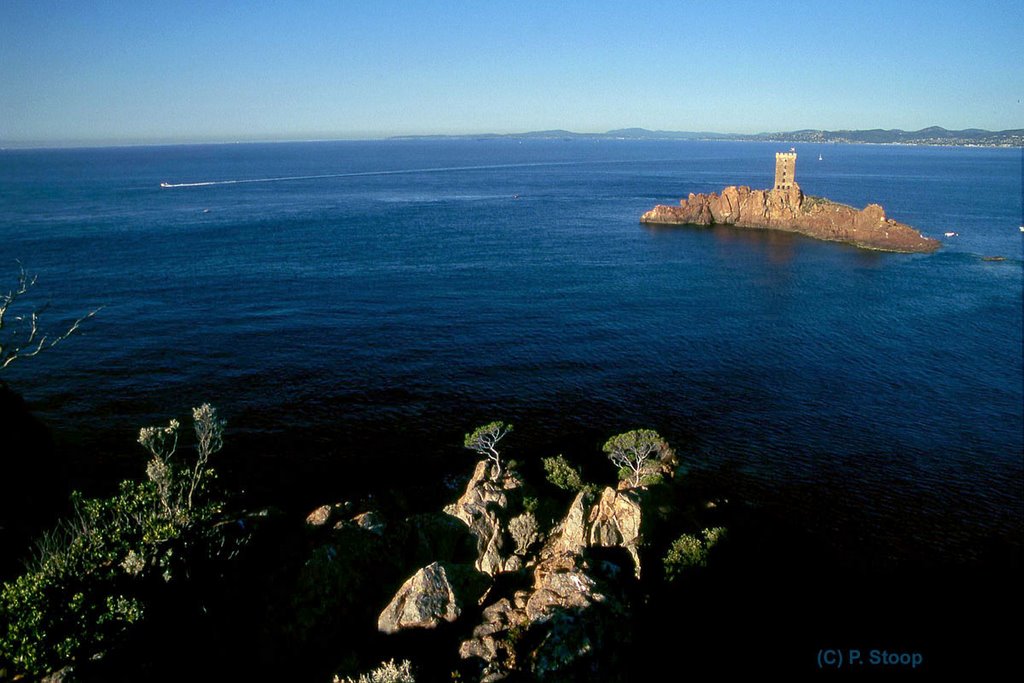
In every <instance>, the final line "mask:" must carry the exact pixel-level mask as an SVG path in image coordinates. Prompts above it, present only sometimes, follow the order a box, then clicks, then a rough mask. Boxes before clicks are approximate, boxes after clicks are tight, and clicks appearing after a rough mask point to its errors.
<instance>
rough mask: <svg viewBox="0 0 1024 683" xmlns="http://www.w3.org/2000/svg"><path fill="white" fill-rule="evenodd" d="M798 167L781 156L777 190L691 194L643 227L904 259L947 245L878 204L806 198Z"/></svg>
mask: <svg viewBox="0 0 1024 683" xmlns="http://www.w3.org/2000/svg"><path fill="white" fill-rule="evenodd" d="M795 166H796V153H795V152H780V153H778V154H776V155H775V185H774V187H773V188H772V189H769V190H752V189H750V188H749V187H745V186H741V187H736V186H729V187H727V188H725V189H724V190H722V191H721V193H716V192H712V193H711V194H693V193H690V196H689V197H688V198H686V199H684V200H682V201H681V202H680V203H679V206H665V205H658V206H655V207H654V208H653V209H651V210H650V211H648V212H647V213H645V214H644V215H643V216H641V217H640V222H641V223H649V224H667V225H719V224H724V225H734V226H736V227H740V228H757V229H766V230H783V231H786V232H796V233H800V234H801V235H806V236H808V237H813V238H815V239H820V240H827V241H831V242H845V243H847V244H852V245H854V246H858V247H861V248H864V249H875V250H879V251H895V252H902V253H920V252H932V251H935V250H936V249H938V248H939V247H940V246H941V245H942V243H941V242H939V241H938V240H935V239H931V238H928V237H925V236H924V235H922V234H921V233H920V232H918V231H917V230H915V229H914V228H912V227H910V226H909V225H906V224H904V223H900V222H898V221H894V220H892V219H891V218H886V216H885V210H884V209H883V208H882V207H881V206H879V205H878V204H869V205H868V206H867V207H865V208H864V209H861V210H857V209H855V208H853V207H852V206H847V205H845V204H838V203H836V202H833V201H830V200H828V199H824V198H822V197H810V196H805V195H804V193H803V192H802V191H801V190H800V186H799V185H798V184H797V183H796V179H795V177H794V171H795Z"/></svg>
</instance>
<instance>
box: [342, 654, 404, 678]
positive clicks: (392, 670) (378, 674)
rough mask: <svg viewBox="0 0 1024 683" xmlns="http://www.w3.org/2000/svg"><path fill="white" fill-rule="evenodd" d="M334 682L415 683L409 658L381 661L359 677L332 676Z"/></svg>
mask: <svg viewBox="0 0 1024 683" xmlns="http://www.w3.org/2000/svg"><path fill="white" fill-rule="evenodd" d="M334 683H416V679H415V678H413V675H412V663H411V662H410V661H409V660H407V659H406V660H403V661H402V662H400V663H398V664H395V660H393V659H392V660H391V661H389V662H383V663H382V664H381V665H380V666H378V667H377V668H376V669H374V670H373V671H370V672H369V673H365V674H361V675H360V676H359V678H341V677H340V676H335V677H334Z"/></svg>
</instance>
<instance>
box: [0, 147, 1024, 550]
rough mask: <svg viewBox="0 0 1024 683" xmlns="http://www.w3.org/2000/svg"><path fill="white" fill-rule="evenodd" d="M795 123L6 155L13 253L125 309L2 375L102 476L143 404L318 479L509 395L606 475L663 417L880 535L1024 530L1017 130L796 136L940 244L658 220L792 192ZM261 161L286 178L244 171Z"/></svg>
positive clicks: (95, 485) (861, 192) (300, 492)
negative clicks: (868, 140)
mask: <svg viewBox="0 0 1024 683" xmlns="http://www.w3.org/2000/svg"><path fill="white" fill-rule="evenodd" d="M776 148H777V146H774V145H769V144H760V143H694V142H636V141H628V142H627V141H602V142H587V141H562V140H543V141H523V142H518V141H510V140H501V141H382V142H330V143H295V144H266V145H259V144H254V145H209V146H181V147H142V148H124V149H100V150H95V149H92V150H30V151H10V150H8V151H2V152H0V267H2V268H3V269H5V270H6V273H7V275H6V276H3V270H0V277H2V278H3V279H4V280H6V281H8V282H10V283H13V280H14V277H15V275H16V268H17V265H16V263H15V260H16V259H20V260H21V261H22V262H24V264H25V265H26V267H27V268H28V269H29V270H30V271H32V272H35V273H38V275H39V286H38V288H37V290H36V291H37V293H38V295H39V298H40V300H41V301H42V300H48V301H51V302H52V304H51V307H50V309H49V310H48V311H47V314H46V316H47V319H49V320H50V321H51V322H52V323H53V324H54V325H56V324H57V323H58V321H60V320H62V319H69V318H73V317H74V316H75V315H76V314H78V313H81V312H84V311H85V310H88V309H89V308H91V307H95V306H98V305H103V306H104V308H103V310H102V311H101V312H100V313H99V315H98V316H97V317H96V318H95V320H93V321H90V322H89V323H88V325H87V326H86V327H85V329H83V331H82V333H81V334H80V335H77V336H76V337H74V338H73V339H71V340H68V341H67V342H66V343H65V344H64V345H62V346H61V347H58V349H55V350H54V351H53V352H51V353H50V354H48V355H46V356H41V357H39V358H36V359H33V360H32V361H29V362H25V363H22V364H15V365H13V366H11V368H9V370H8V371H7V372H6V375H5V377H4V379H5V380H6V381H7V382H8V383H9V384H10V385H11V386H12V387H13V388H15V389H16V390H18V391H19V392H21V393H22V394H23V395H24V396H25V397H26V399H27V400H28V401H29V403H30V405H31V406H32V407H33V409H34V410H35V412H36V414H37V415H39V416H40V417H41V418H42V419H43V420H44V421H45V422H46V423H47V424H48V425H49V426H50V427H51V429H52V430H53V432H54V435H55V438H56V439H57V441H58V443H59V444H60V446H61V448H62V449H63V450H64V452H65V453H67V454H68V456H69V457H70V459H71V462H72V472H73V475H74V477H75V480H76V483H78V485H80V486H85V487H86V488H90V489H93V490H103V488H104V486H109V483H110V482H111V481H113V480H115V479H116V478H117V477H121V476H137V475H138V473H139V472H140V471H141V467H142V464H141V460H142V452H141V450H140V449H139V447H138V446H137V445H136V444H135V439H134V437H135V434H136V432H137V429H138V427H139V426H141V425H144V424H151V423H156V422H160V421H163V420H166V419H167V418H169V417H172V416H177V417H179V418H181V417H184V416H185V415H186V414H187V411H188V409H189V407H190V406H191V405H196V404H198V403H199V402H202V401H211V402H213V403H215V404H216V405H217V406H219V407H220V409H221V411H222V413H223V414H224V415H225V416H226V417H227V418H228V420H229V423H230V429H229V436H228V438H229V442H230V449H229V450H228V451H226V452H225V453H224V455H223V467H224V468H225V470H226V472H227V474H228V478H229V479H230V480H231V481H232V482H233V483H234V484H236V485H237V486H239V487H244V488H247V490H250V491H254V492H261V495H264V496H267V497H271V498H272V497H274V496H285V497H287V496H293V497H296V496H297V497H299V498H302V499H303V500H306V499H308V500H310V501H313V500H318V499H319V500H322V499H324V498H328V499H329V498H331V497H338V495H339V491H340V492H344V491H349V490H357V489H359V488H360V487H365V486H366V484H367V481H368V479H367V477H368V472H371V471H374V470H377V471H379V470H380V469H381V467H380V465H379V464H380V463H382V462H384V461H385V460H386V461H387V462H389V463H394V465H386V466H384V468H383V469H384V470H385V471H387V472H388V473H389V474H395V473H398V472H402V473H405V474H406V476H408V477H410V478H412V479H414V480H415V479H418V480H420V481H431V482H432V481H433V480H431V479H429V478H426V479H425V478H423V477H425V476H426V475H429V474H432V473H435V472H437V471H439V470H440V471H455V472H461V471H463V470H464V469H465V468H466V466H467V464H468V460H467V458H468V455H467V453H466V452H465V451H464V450H462V449H461V448H459V445H460V443H461V435H462V434H463V433H464V432H465V431H467V430H468V429H470V428H472V427H473V426H475V425H476V424H478V423H480V422H482V421H485V420H491V419H506V420H510V421H512V422H514V423H515V424H516V425H517V433H516V435H515V439H514V440H511V441H510V444H509V446H510V449H511V450H510V454H511V455H512V456H513V457H516V458H519V459H521V460H530V459H531V458H537V457H540V456H546V455H552V454H554V453H557V452H565V453H566V454H567V455H571V456H572V457H573V458H574V459H576V460H577V461H579V462H583V463H586V469H587V473H588V475H589V476H591V477H592V478H600V477H607V476H608V475H609V474H610V466H609V465H607V463H606V461H604V459H603V457H602V455H601V453H600V445H601V443H602V442H603V440H604V439H606V438H607V437H608V436H610V435H612V434H614V433H617V432H618V431H622V430H625V429H629V428H633V427H639V426H644V427H652V428H655V429H657V430H659V431H660V432H662V433H663V434H664V435H665V436H667V437H668V438H669V440H670V441H671V442H672V443H673V445H675V446H676V448H677V450H678V452H679V453H680V455H681V458H682V460H683V462H684V463H685V464H686V466H687V467H688V468H690V469H691V470H701V471H709V472H721V473H722V474H721V476H722V477H727V476H734V475H735V476H737V478H738V479H739V478H742V479H743V480H744V481H749V482H754V483H755V484H756V485H757V486H758V487H760V489H759V490H760V491H761V492H762V493H766V495H770V496H775V497H777V498H778V499H780V500H782V501H783V502H784V503H786V504H788V505H791V506H792V508H793V510H794V513H795V514H798V515H799V514H806V515H807V516H808V517H809V518H814V519H817V520H820V524H821V525H822V530H824V531H828V530H829V529H831V528H844V529H845V528H846V525H849V528H851V529H856V530H857V531H856V532H855V533H854V535H856V534H861V535H862V536H866V537H872V538H874V539H875V540H874V543H875V546H876V547H877V548H881V551H880V552H882V553H883V554H884V553H886V552H889V551H890V550H891V553H892V554H893V555H899V554H900V553H903V552H911V553H913V552H917V551H921V552H925V553H931V554H934V555H936V556H937V557H939V558H940V560H941V559H943V558H944V559H950V558H953V557H957V558H962V557H964V556H967V557H970V556H971V554H972V553H973V552H975V551H976V549H977V548H978V547H979V545H981V544H984V543H988V542H990V541H992V540H993V539H995V540H996V541H998V542H1009V543H1011V544H1013V545H1016V544H1019V538H1020V530H1019V519H1020V516H1021V514H1022V510H1024V506H1022V502H1021V480H1022V463H1021V459H1022V401H1024V399H1022V364H1021V344H1022V314H1021V303H1022V261H1021V239H1022V236H1024V234H1022V233H1021V232H1020V231H1019V230H1018V225H1019V224H1021V222H1022V217H1021V152H1020V150H1007V149H943V148H923V147H890V146H843V145H828V146H814V145H802V146H799V147H798V148H797V152H798V153H799V155H800V156H799V158H798V161H797V170H796V173H797V178H798V180H799V182H800V183H801V185H802V187H803V189H804V191H805V192H806V193H807V194H812V195H820V196H828V197H830V198H831V199H833V200H836V201H839V202H844V203H848V204H852V205H855V206H858V207H861V206H864V205H865V204H867V203H869V202H878V203H881V204H883V205H884V206H885V207H886V210H887V213H888V214H889V215H890V216H891V217H893V218H896V219H898V220H901V221H903V222H906V223H909V224H911V225H914V226H915V227H917V228H919V229H920V230H921V231H922V232H923V233H924V234H925V235H928V236H932V237H938V238H940V239H943V240H944V242H945V245H944V247H943V249H942V250H941V251H939V252H938V253H936V254H933V255H896V254H883V253H874V252H867V251H863V250H858V249H855V248H852V247H847V246H843V245H837V244H830V243H824V242H816V241H813V240H810V239H807V238H802V237H798V236H794V235H786V234H769V233H759V232H753V231H744V230H737V229H726V228H721V229H719V228H715V229H699V228H654V227H644V226H641V225H639V224H638V218H639V216H640V214H641V213H642V212H643V211H645V210H647V209H648V208H650V207H651V206H653V205H654V204H656V203H670V202H675V201H677V200H678V198H679V197H682V196H685V195H686V194H687V193H689V192H704V191H713V190H718V189H720V188H721V187H723V186H725V185H728V184H748V185H751V186H754V187H767V186H769V185H770V184H771V179H772V174H773V170H774V168H773V164H774V157H773V153H774V152H775V151H777V149H776ZM819 153H820V154H821V155H822V160H821V161H818V155H819ZM302 176H324V177H315V178H313V177H306V178H302ZM285 177H287V178H290V179H288V180H273V179H275V178H285ZM243 180H246V181H247V180H261V181H265V182H219V181H243ZM214 181H217V182H214ZM161 182H168V183H172V184H193V183H211V182H214V184H202V185H191V186H186V187H175V188H170V189H162V188H161V187H160V183H161ZM946 231H955V232H957V233H958V236H957V237H954V238H948V239H947V238H944V237H943V236H942V235H943V233H944V232H946ZM988 255H1000V256H1005V257H1006V260H1005V261H1003V262H997V263H991V262H985V261H982V257H983V256H988ZM3 264H6V266H3ZM5 286H7V285H5ZM729 473H732V475H730V474H729ZM740 475H742V476H740ZM378 476H379V475H378ZM424 486H425V487H432V486H433V483H430V484H427V485H424ZM808 491H813V492H815V493H813V494H809V493H807V492H808ZM822 500H825V501H827V504H823V503H822V502H821V501H822ZM816 501H817V502H816ZM809 523H812V522H809ZM861 541H864V538H854V537H853V536H851V540H850V543H858V542H861ZM865 542H866V541H865Z"/></svg>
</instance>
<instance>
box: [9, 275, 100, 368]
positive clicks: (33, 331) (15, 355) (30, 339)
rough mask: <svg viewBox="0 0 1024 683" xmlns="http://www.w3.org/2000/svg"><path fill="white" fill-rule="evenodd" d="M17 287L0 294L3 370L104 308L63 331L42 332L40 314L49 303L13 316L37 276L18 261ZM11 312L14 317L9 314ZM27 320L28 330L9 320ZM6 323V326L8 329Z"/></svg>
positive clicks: (59, 339) (49, 346) (58, 339)
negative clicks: (11, 324)
mask: <svg viewBox="0 0 1024 683" xmlns="http://www.w3.org/2000/svg"><path fill="white" fill-rule="evenodd" d="M18 271H19V272H18V283H17V286H16V287H14V288H13V289H11V290H9V291H8V292H7V293H6V294H4V295H2V296H0V370H2V369H4V368H6V367H7V366H8V365H10V364H11V363H13V362H14V361H16V360H19V359H21V358H32V357H33V356H38V355H39V354H40V353H42V352H43V351H48V350H49V349H52V348H53V347H54V346H56V345H57V344H59V343H61V342H62V341H64V340H65V339H67V338H68V337H70V336H71V335H73V334H74V333H75V332H77V331H78V328H79V327H81V325H82V323H83V322H85V321H86V320H88V319H89V318H91V317H93V316H94V315H96V314H97V313H99V312H100V311H101V310H102V309H103V307H102V306H100V307H99V308H95V309H93V310H91V311H89V312H88V313H86V314H85V315H83V316H82V317H81V318H79V319H77V320H75V321H74V322H73V323H72V324H71V325H70V326H69V327H68V328H67V329H66V330H65V331H64V332H62V333H61V334H59V335H57V336H56V337H53V336H52V335H51V334H50V333H47V332H43V331H42V329H41V327H40V322H39V321H40V317H41V316H42V314H43V313H44V312H45V311H46V309H47V308H48V307H49V304H44V305H42V306H37V307H34V308H31V309H30V310H29V311H28V312H26V313H24V314H22V315H14V313H13V310H14V307H16V306H17V305H18V304H19V303H23V304H24V303H25V302H24V297H25V296H26V295H28V294H29V292H30V291H31V290H32V288H33V287H34V286H35V284H36V277H37V276H35V275H32V276H30V275H29V274H28V273H27V272H25V267H24V266H22V265H21V263H20V262H19V263H18ZM8 314H10V315H12V316H13V317H8ZM11 321H14V322H15V323H19V322H20V323H27V325H28V330H27V331H25V328H24V327H21V329H19V328H18V327H11V326H10V322H11ZM5 326H6V329H5Z"/></svg>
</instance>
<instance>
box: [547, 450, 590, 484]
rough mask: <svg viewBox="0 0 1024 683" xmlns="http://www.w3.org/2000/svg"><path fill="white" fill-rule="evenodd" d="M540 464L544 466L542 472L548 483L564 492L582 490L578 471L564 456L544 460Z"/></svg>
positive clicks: (581, 480)
mask: <svg viewBox="0 0 1024 683" xmlns="http://www.w3.org/2000/svg"><path fill="white" fill-rule="evenodd" d="M541 462H542V463H543V464H544V472H545V473H546V476H547V480H548V481H549V482H551V483H552V484H554V485H555V486H557V487H558V488H560V489H562V490H564V491H573V492H576V491H581V490H583V487H584V484H583V477H581V476H580V473H579V470H577V469H576V468H574V467H573V466H572V465H570V464H569V461H568V460H566V459H565V456H562V455H556V456H555V457H553V458H544V459H543V460H542V461H541Z"/></svg>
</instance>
